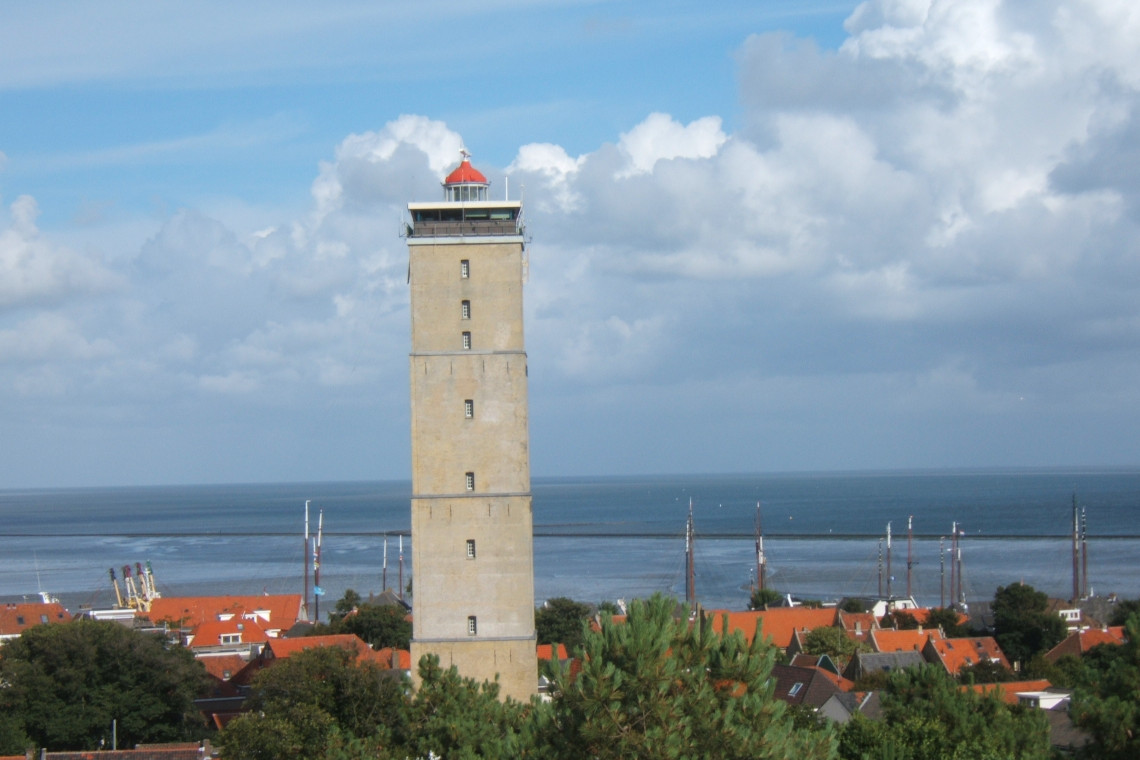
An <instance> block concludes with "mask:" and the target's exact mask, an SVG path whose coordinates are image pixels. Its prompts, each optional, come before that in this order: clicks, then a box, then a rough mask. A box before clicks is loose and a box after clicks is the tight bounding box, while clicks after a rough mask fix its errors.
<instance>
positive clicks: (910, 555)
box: [906, 515, 914, 599]
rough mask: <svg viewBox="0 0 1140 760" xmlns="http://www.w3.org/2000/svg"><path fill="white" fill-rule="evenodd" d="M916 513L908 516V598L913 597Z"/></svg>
mask: <svg viewBox="0 0 1140 760" xmlns="http://www.w3.org/2000/svg"><path fill="white" fill-rule="evenodd" d="M913 523H914V515H908V516H907V518H906V598H907V599H912V598H913V597H912V596H911V593H910V569H911V567H912V566H913V565H914V551H913V544H914V530H913V527H914V526H913Z"/></svg>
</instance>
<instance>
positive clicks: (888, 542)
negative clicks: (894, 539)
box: [887, 523, 894, 600]
mask: <svg viewBox="0 0 1140 760" xmlns="http://www.w3.org/2000/svg"><path fill="white" fill-rule="evenodd" d="M893 580H894V576H892V575H891V524H890V523H887V599H888V600H891V599H893V598H894V594H892V593H891V581H893Z"/></svg>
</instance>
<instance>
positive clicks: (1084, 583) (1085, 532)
mask: <svg viewBox="0 0 1140 760" xmlns="http://www.w3.org/2000/svg"><path fill="white" fill-rule="evenodd" d="M1088 538H1089V524H1088V521H1087V520H1085V508H1084V507H1081V598H1082V599H1088V597H1089V542H1088Z"/></svg>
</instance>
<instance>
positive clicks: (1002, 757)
mask: <svg viewBox="0 0 1140 760" xmlns="http://www.w3.org/2000/svg"><path fill="white" fill-rule="evenodd" d="M1051 753H1052V747H1051V746H1050V744H1049V726H1048V723H1047V722H1046V720H1045V717H1044V715H1042V714H1041V712H1040V711H1039V710H1036V709H1034V708H1027V707H1021V706H1019V705H1007V704H1005V703H1004V702H1003V701H1002V700H1001V699H1000V698H999V697H998V696H997V695H996V694H988V695H982V694H978V693H977V692H975V691H973V690H972V689H963V688H961V687H960V686H959V685H958V684H957V683H955V681H954V680H953V679H952V678H950V677H949V676H948V675H947V674H946V673H945V671H943V670H942V669H941V668H939V667H937V666H934V665H927V666H924V667H922V668H913V669H906V670H900V671H897V672H895V673H893V674H892V675H891V677H890V679H889V681H888V683H887V688H886V690H885V691H884V693H883V718H882V720H881V721H879V722H872V721H869V720H867V719H866V718H864V717H863V716H862V715H856V716H855V717H854V718H853V719H852V720H851V721H850V722H849V723H847V724H846V725H845V726H844V727H843V729H842V731H841V735H840V750H839V756H840V757H841V758H844V760H864V759H865V758H890V759H891V760H1009V759H1010V758H1018V760H1048V758H1050V757H1051V756H1052V754H1051Z"/></svg>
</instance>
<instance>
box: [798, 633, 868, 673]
mask: <svg viewBox="0 0 1140 760" xmlns="http://www.w3.org/2000/svg"><path fill="white" fill-rule="evenodd" d="M869 650H870V646H868V645H867V644H864V643H863V642H861V641H856V640H855V639H853V638H851V637H850V636H848V635H847V634H846V633H845V632H844V630H843V629H842V628H838V627H836V626H833V625H827V626H821V627H819V628H813V629H812V630H810V631H808V632H807V634H806V635H805V636H804V652H806V653H807V654H825V655H827V656H828V657H830V658H831V659H832V660H833V661H834V662H835V664H836V666H837V667H838V668H839V669H840V670H843V668H845V667H847V663H848V662H850V661H851V658H852V657H854V656H855V653H856V652H865V651H869Z"/></svg>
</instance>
